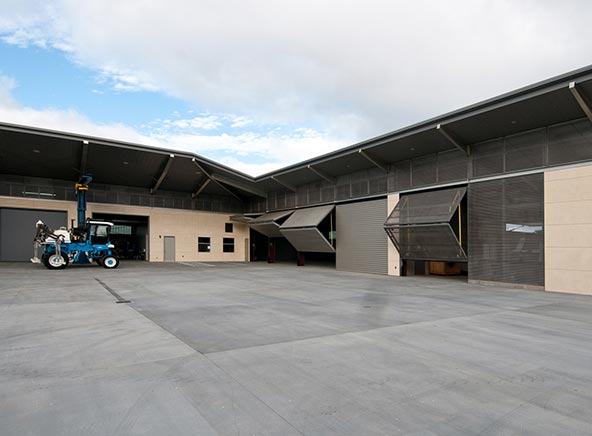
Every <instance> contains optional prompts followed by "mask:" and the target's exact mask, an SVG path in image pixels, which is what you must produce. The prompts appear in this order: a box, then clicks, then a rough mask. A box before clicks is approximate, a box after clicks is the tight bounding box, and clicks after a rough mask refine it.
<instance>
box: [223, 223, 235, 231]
mask: <svg viewBox="0 0 592 436" xmlns="http://www.w3.org/2000/svg"><path fill="white" fill-rule="evenodd" d="M233 227H234V226H233V224H232V223H226V224H225V226H224V231H225V232H226V233H232V228H233Z"/></svg>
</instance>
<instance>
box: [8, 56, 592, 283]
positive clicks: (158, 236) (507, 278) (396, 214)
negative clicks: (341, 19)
mask: <svg viewBox="0 0 592 436" xmlns="http://www.w3.org/2000/svg"><path fill="white" fill-rule="evenodd" d="M588 96H592V68H590V67H589V68H584V69H581V70H578V71H575V72H571V73H568V74H565V75H562V76H559V77H555V78H552V79H549V80H547V81H544V82H540V83H537V84H534V85H531V86H529V87H527V88H523V89H519V90H517V91H513V92H511V93H508V94H504V95H502V96H500V97H497V98H494V99H491V100H487V101H485V102H481V103H478V104H475V105H473V106H470V107H467V108H463V109H460V110H458V111H455V112H452V113H449V114H444V115H442V116H440V117H437V118H434V119H431V120H427V121H424V122H422V123H418V124H415V125H413V126H409V127H406V128H404V129H400V130H398V131H395V132H391V133H389V134H387V135H383V136H381V137H378V138H373V139H370V140H368V141H364V142H362V143H359V144H355V145H353V146H350V147H347V148H344V149H342V150H338V151H336V152H334V153H330V154H328V155H325V156H321V157H318V158H315V159H311V160H309V161H306V162H302V163H299V164H296V165H292V166H290V167H287V168H283V169H281V170H278V171H274V172H273V173H270V174H266V175H263V176H260V177H255V178H252V177H249V176H246V175H244V174H241V173H239V172H237V171H234V170H232V169H230V168H227V167H224V166H222V165H219V164H216V163H215V162H212V161H209V160H207V159H204V158H202V157H200V156H196V155H192V154H188V153H184V152H175V151H171V150H161V149H155V148H149V147H143V146H140V145H136V144H127V143H121V142H116V141H107V140H104V139H100V138H88V137H83V136H81V135H73V134H66V133H62V132H51V131H44V130H39V129H34V128H30V127H25V126H13V125H0V260H24V259H23V258H24V257H25V256H24V253H17V252H18V251H19V250H16V249H15V248H14V247H15V244H17V241H18V240H20V239H22V238H24V237H25V233H26V231H25V230H24V227H23V228H21V227H19V225H24V224H22V223H24V222H25V221H26V220H29V221H30V220H31V219H32V218H31V216H30V215H31V214H30V211H31V210H33V211H37V213H38V214H39V213H45V214H47V217H48V219H50V220H54V221H55V220H57V221H55V222H56V224H59V223H62V222H64V221H65V222H64V223H63V224H61V225H67V223H68V222H69V220H71V219H72V218H74V215H75V202H74V200H75V199H74V198H73V195H74V193H73V192H74V191H73V188H72V183H73V182H75V181H76V180H77V178H78V177H79V176H80V175H81V174H82V173H91V174H93V177H94V178H95V181H94V182H93V185H91V191H90V192H91V194H90V195H91V196H90V198H89V202H90V203H89V205H90V206H89V213H90V214H91V215H92V216H93V217H96V218H103V219H110V220H112V221H114V222H115V223H116V225H117V224H118V225H119V226H120V227H118V229H119V230H120V231H121V233H122V234H121V237H120V241H121V244H122V246H123V247H124V248H125V247H128V248H129V247H133V250H132V249H131V248H130V249H129V250H128V252H129V254H130V258H142V257H143V258H145V259H146V260H150V261H155V262H159V261H171V260H174V261H249V260H251V261H255V260H267V261H271V262H273V261H281V260H289V261H294V262H296V261H297V260H300V261H301V262H302V261H304V259H306V261H307V262H322V263H323V264H328V265H331V266H334V267H335V268H336V269H338V270H342V271H353V272H363V273H373V274H388V275H395V276H397V275H414V274H429V273H432V274H442V273H443V272H442V271H444V270H445V271H444V273H445V274H461V275H462V276H465V277H467V278H468V280H470V281H475V282H482V283H503V284H506V285H511V286H519V287H527V288H535V289H545V290H549V291H559V292H574V293H584V294H592V286H591V285H590V283H592V282H591V280H590V278H592V262H590V261H591V260H592V218H590V217H592V110H591V108H592V106H591V105H590V100H589V97H588ZM56 211H57V212H61V213H62V215H61V218H60V216H57V215H55V213H53V214H52V212H56ZM60 219H61V220H62V221H60ZM19 238H20V239H19ZM171 238H173V239H171ZM438 269H443V270H442V271H439V272H438ZM446 271H448V272H446Z"/></svg>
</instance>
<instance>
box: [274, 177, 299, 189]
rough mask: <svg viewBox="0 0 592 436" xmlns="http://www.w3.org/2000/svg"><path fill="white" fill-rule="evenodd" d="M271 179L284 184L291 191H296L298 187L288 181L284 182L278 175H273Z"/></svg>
mask: <svg viewBox="0 0 592 436" xmlns="http://www.w3.org/2000/svg"><path fill="white" fill-rule="evenodd" d="M271 180H273V181H274V182H276V183H277V184H279V185H282V186H283V187H284V188H286V189H287V190H289V191H292V192H296V188H295V187H293V186H292V185H290V184H289V183H286V182H282V181H281V180H279V179H278V178H277V177H275V176H271Z"/></svg>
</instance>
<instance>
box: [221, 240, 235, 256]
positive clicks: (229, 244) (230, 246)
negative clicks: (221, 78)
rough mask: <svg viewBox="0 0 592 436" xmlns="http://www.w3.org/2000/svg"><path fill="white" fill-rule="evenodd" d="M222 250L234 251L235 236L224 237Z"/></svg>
mask: <svg viewBox="0 0 592 436" xmlns="http://www.w3.org/2000/svg"><path fill="white" fill-rule="evenodd" d="M222 251H224V253H234V238H224V241H223V244H222Z"/></svg>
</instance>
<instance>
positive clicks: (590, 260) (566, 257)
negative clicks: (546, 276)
mask: <svg viewBox="0 0 592 436" xmlns="http://www.w3.org/2000/svg"><path fill="white" fill-rule="evenodd" d="M545 254H546V260H547V262H548V263H547V265H548V266H549V267H550V268H551V269H561V270H570V271H575V272H577V271H589V270H592V269H591V268H590V265H591V264H592V247H586V248H581V247H573V248H549V250H548V251H547V253H545ZM590 286H591V287H592V283H591V284H590Z"/></svg>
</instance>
